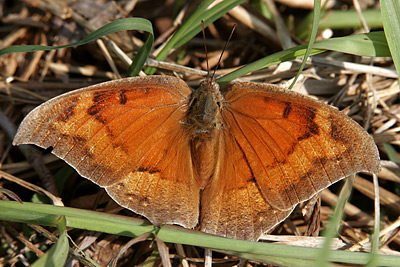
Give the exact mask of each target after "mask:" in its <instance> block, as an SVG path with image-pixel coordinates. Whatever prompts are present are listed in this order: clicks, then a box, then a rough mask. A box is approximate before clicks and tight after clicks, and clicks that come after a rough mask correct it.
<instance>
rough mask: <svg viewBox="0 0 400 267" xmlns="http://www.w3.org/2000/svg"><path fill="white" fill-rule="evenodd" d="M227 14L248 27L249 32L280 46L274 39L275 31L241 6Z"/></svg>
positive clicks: (277, 40)
mask: <svg viewBox="0 0 400 267" xmlns="http://www.w3.org/2000/svg"><path fill="white" fill-rule="evenodd" d="M228 14H229V15H231V16H232V17H234V18H235V19H236V20H238V21H240V22H241V23H243V24H244V25H246V26H247V27H249V28H250V29H251V30H253V31H255V32H257V33H258V34H260V35H261V36H264V37H265V38H267V39H268V40H269V41H271V42H272V43H273V45H276V46H280V42H279V39H278V38H277V37H276V32H275V30H274V29H272V28H271V27H270V26H269V25H268V24H266V23H264V22H263V21H261V20H260V19H258V18H257V17H255V16H254V15H252V14H251V13H249V11H247V10H246V9H244V8H243V7H242V6H236V7H235V8H233V9H231V10H230V11H229V12H228Z"/></svg>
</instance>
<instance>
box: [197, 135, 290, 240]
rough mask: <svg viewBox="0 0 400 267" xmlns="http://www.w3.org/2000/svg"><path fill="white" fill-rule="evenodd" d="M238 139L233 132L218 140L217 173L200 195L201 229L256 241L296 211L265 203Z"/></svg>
mask: <svg viewBox="0 0 400 267" xmlns="http://www.w3.org/2000/svg"><path fill="white" fill-rule="evenodd" d="M237 138H238V136H236V132H233V131H230V130H226V131H223V132H222V133H221V135H220V136H219V138H218V139H219V149H218V151H219V152H218V153H219V154H218V159H219V160H218V163H217V166H216V170H215V174H214V176H213V177H212V178H211V181H210V183H209V185H208V186H207V187H206V188H205V190H204V191H203V192H202V195H201V218H200V227H201V230H202V231H204V232H207V233H210V234H215V235H220V236H225V237H228V238H236V239H243V240H257V239H258V238H259V237H260V235H261V234H263V233H264V232H266V231H267V230H269V229H270V228H272V227H273V226H274V225H276V224H278V223H279V222H281V221H282V220H284V219H285V218H286V217H287V216H289V214H290V213H291V212H292V210H293V208H290V209H287V210H277V209H274V208H272V207H271V205H270V204H269V203H268V202H267V201H266V199H265V198H264V197H263V195H262V194H261V193H260V188H259V186H258V184H257V181H256V179H255V177H254V173H253V171H252V169H251V167H252V166H251V164H250V162H249V161H248V159H247V158H246V154H245V152H244V151H243V149H242V148H241V146H240V144H239V143H238V141H237Z"/></svg>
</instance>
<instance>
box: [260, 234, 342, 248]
mask: <svg viewBox="0 0 400 267" xmlns="http://www.w3.org/2000/svg"><path fill="white" fill-rule="evenodd" d="M260 239H262V240H265V241H269V242H276V243H277V244H285V245H290V246H299V247H312V248H320V247H322V244H323V242H324V240H325V237H321V236H292V235H262V237H261V238H260ZM344 246H346V244H345V243H344V242H343V241H342V240H341V239H339V238H333V239H332V241H331V248H332V249H340V248H343V247H344Z"/></svg>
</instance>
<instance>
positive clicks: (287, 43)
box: [264, 0, 295, 49]
mask: <svg viewBox="0 0 400 267" xmlns="http://www.w3.org/2000/svg"><path fill="white" fill-rule="evenodd" d="M264 2H265V3H266V4H267V6H268V8H269V10H270V12H271V14H272V16H273V17H274V22H275V27H276V34H277V35H278V37H279V41H280V43H281V46H282V48H283V49H289V48H291V47H293V46H294V45H295V44H294V42H293V41H292V38H291V37H290V33H289V31H288V29H287V27H286V24H285V22H284V21H283V18H282V16H281V14H280V13H279V11H278V9H277V8H276V5H275V2H274V1H272V0H264Z"/></svg>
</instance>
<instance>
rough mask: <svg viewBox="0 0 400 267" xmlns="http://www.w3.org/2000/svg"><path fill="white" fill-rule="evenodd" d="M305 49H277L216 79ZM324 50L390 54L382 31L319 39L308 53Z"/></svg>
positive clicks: (225, 78)
mask: <svg viewBox="0 0 400 267" xmlns="http://www.w3.org/2000/svg"><path fill="white" fill-rule="evenodd" d="M306 49H307V44H303V45H299V46H296V47H292V48H290V49H286V50H283V51H279V52H277V53H275V54H272V55H269V56H266V57H264V58H261V59H259V60H257V61H254V62H252V63H250V64H247V65H246V66H244V67H242V68H240V69H237V70H236V71H233V72H231V73H229V74H227V75H225V76H223V77H221V78H219V79H217V80H216V81H217V82H218V83H219V84H220V85H221V86H223V85H225V84H227V83H229V82H230V81H232V80H233V79H236V78H238V77H240V76H243V75H245V74H246V73H250V72H252V71H256V70H259V69H262V68H266V67H268V66H271V65H275V64H279V63H281V62H285V61H290V60H295V59H298V58H302V57H304V55H305V53H306ZM326 50H332V51H338V52H342V53H348V54H353V55H360V56H371V57H372V56H379V57H383V56H390V52H389V49H388V46H387V43H386V38H385V35H384V33H383V32H372V33H364V34H355V35H349V36H345V37H337V38H331V39H328V40H321V41H317V42H315V43H314V46H313V49H311V51H310V55H317V54H320V53H322V52H325V51H326Z"/></svg>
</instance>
